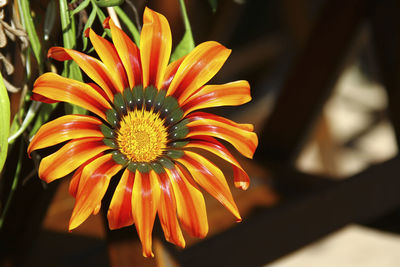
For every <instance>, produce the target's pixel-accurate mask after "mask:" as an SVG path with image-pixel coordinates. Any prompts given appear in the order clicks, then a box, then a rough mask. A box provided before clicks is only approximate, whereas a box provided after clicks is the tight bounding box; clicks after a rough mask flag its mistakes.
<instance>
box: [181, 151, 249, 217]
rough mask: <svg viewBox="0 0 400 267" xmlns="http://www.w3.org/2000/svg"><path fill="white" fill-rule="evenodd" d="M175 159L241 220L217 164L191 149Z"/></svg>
mask: <svg viewBox="0 0 400 267" xmlns="http://www.w3.org/2000/svg"><path fill="white" fill-rule="evenodd" d="M176 161H178V162H180V163H182V164H183V165H184V166H185V167H186V168H187V169H188V170H189V172H190V173H191V174H192V176H193V179H194V180H195V181H196V182H197V183H198V184H199V185H200V186H201V187H203V188H204V189H205V190H206V191H207V192H208V193H210V194H211V195H212V196H213V197H215V198H216V199H217V200H218V201H219V202H221V204H222V205H224V206H225V207H226V208H227V209H228V210H229V211H230V212H231V213H232V214H233V215H234V216H235V217H236V219H237V220H238V221H241V220H242V219H241V218H240V214H239V210H238V208H237V207H236V204H235V201H234V200H233V197H232V194H231V190H230V189H229V186H228V184H227V183H226V180H225V176H224V174H223V173H222V171H221V170H220V169H219V168H218V167H217V166H215V165H214V164H213V163H211V162H210V161H209V160H207V159H206V158H204V157H203V156H200V155H199V154H196V153H194V152H191V151H185V155H184V156H183V157H182V158H179V159H177V160H176Z"/></svg>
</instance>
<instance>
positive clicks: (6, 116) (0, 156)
mask: <svg viewBox="0 0 400 267" xmlns="http://www.w3.org/2000/svg"><path fill="white" fill-rule="evenodd" d="M0 125H1V127H0V172H1V170H2V169H3V166H4V162H5V161H6V158H7V151H8V141H7V139H8V135H9V132H10V99H9V98H8V93H7V89H6V87H5V85H4V82H3V77H2V76H1V73H0Z"/></svg>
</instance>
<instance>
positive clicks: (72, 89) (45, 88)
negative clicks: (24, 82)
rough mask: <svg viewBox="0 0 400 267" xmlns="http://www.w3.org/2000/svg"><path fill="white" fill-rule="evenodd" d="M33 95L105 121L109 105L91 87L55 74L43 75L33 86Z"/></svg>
mask: <svg viewBox="0 0 400 267" xmlns="http://www.w3.org/2000/svg"><path fill="white" fill-rule="evenodd" d="M33 93H34V94H39V95H42V96H44V97H47V98H50V99H53V100H56V101H60V102H68V103H71V104H74V105H77V106H80V107H83V108H85V109H87V110H89V111H91V112H93V113H95V114H97V115H98V116H100V117H101V118H103V119H105V118H106V116H105V111H106V110H107V109H110V108H111V105H110V103H109V102H108V101H107V100H106V99H105V98H104V97H103V96H102V95H101V94H99V93H98V92H97V91H96V90H94V89H93V88H92V87H91V86H89V85H87V84H85V83H82V82H78V81H75V80H72V79H68V78H64V77H62V76H60V75H58V74H55V73H51V72H48V73H45V74H43V75H42V76H40V77H39V78H38V79H37V80H36V81H35V84H34V88H33Z"/></svg>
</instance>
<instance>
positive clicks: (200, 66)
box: [167, 41, 231, 104]
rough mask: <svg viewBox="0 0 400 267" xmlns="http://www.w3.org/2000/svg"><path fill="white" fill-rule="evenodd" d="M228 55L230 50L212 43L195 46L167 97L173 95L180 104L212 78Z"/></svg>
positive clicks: (183, 63)
mask: <svg viewBox="0 0 400 267" xmlns="http://www.w3.org/2000/svg"><path fill="white" fill-rule="evenodd" d="M230 53H231V50H229V49H227V48H225V47H224V46H223V45H221V44H219V43H217V42H213V41H210V42H204V43H201V44H200V45H198V46H196V47H195V48H194V49H193V50H192V51H191V52H190V53H189V54H188V55H187V56H186V57H185V59H184V60H183V62H182V64H181V65H180V66H179V68H178V71H177V72H176V74H175V77H174V79H173V80H172V82H171V85H170V86H169V88H168V93H167V95H174V96H175V97H176V98H177V99H178V102H179V104H182V103H183V102H184V101H185V100H186V99H187V98H188V97H190V96H191V95H192V94H193V93H195V92H196V91H197V90H198V89H199V88H200V87H202V86H203V85H204V84H205V83H206V82H208V81H209V80H210V79H211V78H212V77H214V75H215V74H216V73H217V72H218V71H219V70H220V68H221V67H222V65H223V64H224V63H225V61H226V60H227V58H228V56H229V54H230Z"/></svg>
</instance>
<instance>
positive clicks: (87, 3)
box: [70, 0, 90, 17]
mask: <svg viewBox="0 0 400 267" xmlns="http://www.w3.org/2000/svg"><path fill="white" fill-rule="evenodd" d="M89 4H90V0H85V1H83V2H82V3H80V4H79V6H77V7H76V8H75V9H74V10H72V12H71V14H70V16H71V17H72V16H74V15H75V14H78V13H79V12H81V11H82V10H84V9H85V8H86V7H87V6H88V5H89Z"/></svg>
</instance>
